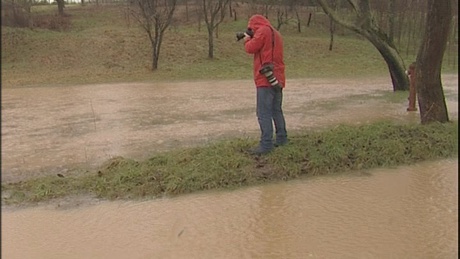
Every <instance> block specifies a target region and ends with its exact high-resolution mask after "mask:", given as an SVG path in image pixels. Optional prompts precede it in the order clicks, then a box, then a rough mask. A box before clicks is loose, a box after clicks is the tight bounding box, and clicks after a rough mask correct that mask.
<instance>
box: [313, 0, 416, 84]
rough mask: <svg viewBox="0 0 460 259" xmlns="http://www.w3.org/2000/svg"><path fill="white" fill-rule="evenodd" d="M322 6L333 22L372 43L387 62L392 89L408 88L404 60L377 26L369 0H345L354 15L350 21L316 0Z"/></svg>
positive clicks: (319, 0) (320, 0)
mask: <svg viewBox="0 0 460 259" xmlns="http://www.w3.org/2000/svg"><path fill="white" fill-rule="evenodd" d="M316 1H317V2H318V4H319V5H321V7H322V8H323V10H324V12H325V13H326V14H327V15H329V17H331V18H332V19H333V20H334V21H335V22H337V23H338V24H340V25H342V26H343V27H345V28H347V29H349V30H351V31H353V32H355V33H357V34H359V35H362V36H363V37H365V38H366V39H367V40H369V41H370V42H371V43H372V45H374V47H375V48H377V50H378V51H379V53H380V55H381V56H382V57H383V59H384V60H385V62H386V63H387V66H388V69H389V72H390V76H391V80H392V83H393V90H394V91H397V90H408V89H409V79H408V78H407V75H406V74H405V71H406V69H405V65H404V60H403V59H402V57H401V55H400V54H399V52H398V50H397V48H396V46H395V45H394V43H393V42H392V40H390V38H389V37H388V35H387V34H386V33H385V32H384V31H383V30H382V29H381V28H380V27H379V26H377V24H376V22H375V20H374V18H373V16H372V12H371V8H370V5H369V0H347V2H348V4H349V5H351V8H352V10H353V11H354V12H355V14H356V16H355V19H354V21H352V22H350V21H347V20H345V19H343V18H341V17H339V15H338V13H337V12H335V11H334V10H333V9H332V8H331V6H330V5H329V4H328V3H327V2H326V0H316Z"/></svg>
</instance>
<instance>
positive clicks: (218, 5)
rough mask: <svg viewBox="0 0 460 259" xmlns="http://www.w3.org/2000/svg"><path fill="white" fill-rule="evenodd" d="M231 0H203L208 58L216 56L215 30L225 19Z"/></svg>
mask: <svg viewBox="0 0 460 259" xmlns="http://www.w3.org/2000/svg"><path fill="white" fill-rule="evenodd" d="M228 3H229V0H202V5H201V7H202V10H203V15H204V22H205V23H206V28H207V29H208V58H211V59H212V58H214V31H215V30H216V29H217V28H218V26H219V24H220V23H221V22H222V21H223V20H224V18H225V13H226V10H227V9H226V8H227V5H228Z"/></svg>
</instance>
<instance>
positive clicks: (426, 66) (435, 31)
mask: <svg viewBox="0 0 460 259" xmlns="http://www.w3.org/2000/svg"><path fill="white" fill-rule="evenodd" d="M427 1H428V13H427V18H426V28H425V35H424V39H423V42H422V44H421V46H420V49H419V52H418V54H417V61H416V67H415V85H416V89H417V93H418V103H419V108H420V117H421V122H422V124H427V123H430V122H434V121H438V122H448V121H449V117H448V113H447V107H446V100H445V97H444V91H443V89H442V83H441V67H442V60H443V56H444V52H445V50H446V45H447V39H448V37H449V33H450V27H451V25H452V8H451V5H452V3H451V0H427Z"/></svg>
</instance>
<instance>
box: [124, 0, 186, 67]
mask: <svg viewBox="0 0 460 259" xmlns="http://www.w3.org/2000/svg"><path fill="white" fill-rule="evenodd" d="M176 2H177V1H176V0H133V3H134V4H135V5H136V7H137V8H136V7H135V8H133V9H131V14H132V15H133V17H134V18H135V19H136V20H137V21H138V22H139V24H140V25H141V27H142V28H143V29H144V31H145V32H146V33H147V35H148V36H149V40H150V43H151V45H152V70H157V69H158V60H159V58H160V47H161V43H162V41H163V35H164V32H165V31H166V29H167V28H168V26H169V25H170V24H171V21H172V17H173V14H174V10H175V8H176Z"/></svg>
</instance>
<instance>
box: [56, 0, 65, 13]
mask: <svg viewBox="0 0 460 259" xmlns="http://www.w3.org/2000/svg"><path fill="white" fill-rule="evenodd" d="M56 1H57V5H58V13H59V15H60V16H64V5H65V2H64V0H56Z"/></svg>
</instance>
